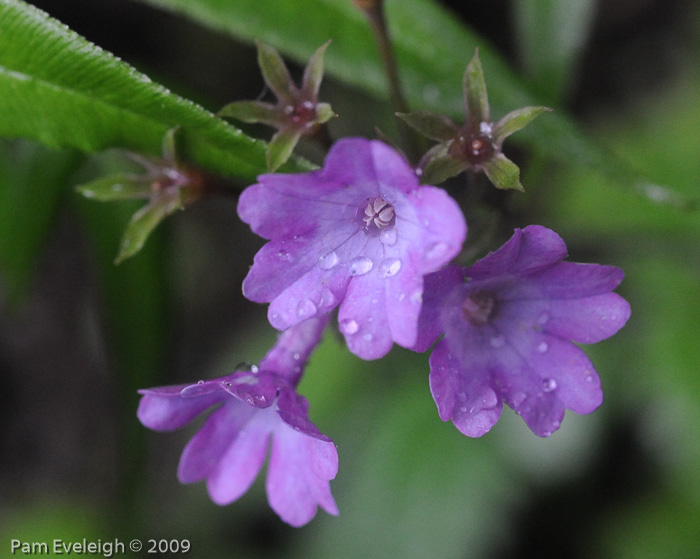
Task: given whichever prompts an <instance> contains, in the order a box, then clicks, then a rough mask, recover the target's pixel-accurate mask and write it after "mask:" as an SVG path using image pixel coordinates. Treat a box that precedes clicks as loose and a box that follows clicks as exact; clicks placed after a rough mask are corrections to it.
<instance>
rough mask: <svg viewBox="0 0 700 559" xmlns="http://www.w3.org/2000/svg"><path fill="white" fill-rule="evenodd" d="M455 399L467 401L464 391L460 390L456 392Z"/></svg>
mask: <svg viewBox="0 0 700 559" xmlns="http://www.w3.org/2000/svg"><path fill="white" fill-rule="evenodd" d="M457 399H458V400H459V401H460V402H466V401H467V394H466V393H465V392H460V393H458V394H457Z"/></svg>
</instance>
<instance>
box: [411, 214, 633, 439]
mask: <svg viewBox="0 0 700 559" xmlns="http://www.w3.org/2000/svg"><path fill="white" fill-rule="evenodd" d="M566 256H567V250H566V245H565V244H564V241H562V239H561V238H560V237H559V236H558V235H557V234H556V233H554V232H553V231H551V230H549V229H546V228H545V227H541V226H535V225H533V226H529V227H526V228H525V229H523V230H520V229H516V231H515V234H514V235H513V237H512V238H511V239H510V240H509V241H508V242H507V243H506V244H505V245H503V246H502V247H501V248H500V249H498V250H497V251H496V252H493V253H491V254H489V255H487V256H486V257H484V258H483V259H482V260H480V261H478V262H477V263H476V264H474V265H473V266H472V267H471V268H466V269H463V268H459V267H456V266H453V267H449V268H446V269H445V270H443V271H441V272H438V273H436V274H434V275H432V276H429V277H428V278H427V279H426V299H425V302H424V308H423V314H422V316H421V332H420V336H419V340H418V343H417V344H416V349H417V350H419V351H423V350H425V349H427V348H428V347H429V346H430V345H431V344H432V343H433V342H434V341H435V340H436V339H437V338H438V337H439V336H440V335H441V334H442V333H444V335H445V336H444V338H443V339H442V340H440V341H439V342H438V344H437V345H436V346H435V348H434V349H433V352H432V355H431V357H430V389H431V392H432V394H433V398H434V399H435V402H436V404H437V406H438V411H439V414H440V417H441V419H442V420H443V421H448V420H451V421H452V423H454V425H455V426H456V427H457V429H459V430H460V431H461V432H462V433H464V434H465V435H469V436H472V437H478V436H481V435H483V434H484V433H486V432H487V431H489V429H491V427H492V426H493V425H494V424H495V423H496V421H498V418H499V416H500V413H501V409H502V406H503V402H505V403H506V404H508V405H509V406H510V407H511V408H513V409H514V410H515V411H516V412H517V413H518V414H520V415H521V416H522V418H523V419H524V420H525V422H526V423H527V425H528V426H529V427H530V429H532V431H533V432H534V433H536V434H537V435H539V436H542V437H546V436H549V435H551V434H552V433H553V432H554V431H555V430H556V429H558V428H559V425H560V423H561V420H562V417H563V414H564V409H565V408H568V409H571V410H573V411H575V412H577V413H582V414H585V413H590V412H592V411H593V410H595V409H596V408H597V407H598V406H599V405H600V404H601V403H602V401H603V393H602V390H601V387H600V379H599V377H598V375H597V374H596V371H595V369H594V368H593V365H592V364H591V362H590V361H589V360H588V358H587V357H586V355H585V354H584V353H583V351H582V350H581V349H579V348H578V347H577V346H576V345H575V344H574V343H572V342H577V343H595V342H598V341H601V340H603V339H605V338H608V337H610V336H612V335H613V334H615V333H616V332H617V331H618V330H619V329H620V328H622V326H624V324H625V323H626V322H627V319H628V318H629V316H630V308H629V305H628V303H627V301H625V300H624V299H623V298H622V297H620V296H619V295H617V294H616V293H613V292H612V290H613V289H615V288H616V287H617V286H618V284H619V283H620V282H621V281H622V278H623V276H624V274H623V272H622V270H620V269H619V268H616V267H613V266H601V265H597V264H579V263H574V262H564V259H565V258H566Z"/></svg>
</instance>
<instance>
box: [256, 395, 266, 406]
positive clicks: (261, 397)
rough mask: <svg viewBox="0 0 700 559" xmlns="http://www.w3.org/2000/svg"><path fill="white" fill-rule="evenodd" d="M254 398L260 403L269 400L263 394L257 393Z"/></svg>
mask: <svg viewBox="0 0 700 559" xmlns="http://www.w3.org/2000/svg"><path fill="white" fill-rule="evenodd" d="M253 398H254V399H255V401H256V402H257V403H258V404H264V403H266V402H267V398H266V397H265V396H264V395H263V394H256V395H255V396H253Z"/></svg>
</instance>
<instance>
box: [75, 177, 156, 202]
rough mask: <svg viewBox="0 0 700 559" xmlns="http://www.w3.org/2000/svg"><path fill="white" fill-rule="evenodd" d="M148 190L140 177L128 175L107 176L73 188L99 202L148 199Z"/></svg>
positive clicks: (148, 186) (147, 185)
mask: <svg viewBox="0 0 700 559" xmlns="http://www.w3.org/2000/svg"><path fill="white" fill-rule="evenodd" d="M149 188H150V184H147V183H146V182H145V181H144V180H143V179H142V178H141V177H138V176H136V175H132V174H129V173H122V174H118V175H107V176H105V177H100V178H99V179H95V180H94V181H90V182H87V183H85V184H81V185H78V186H76V187H75V189H76V190H77V191H78V192H79V193H80V194H82V195H83V196H85V198H90V199H91V200H97V201H99V202H111V201H113V200H133V199H136V198H148V195H149Z"/></svg>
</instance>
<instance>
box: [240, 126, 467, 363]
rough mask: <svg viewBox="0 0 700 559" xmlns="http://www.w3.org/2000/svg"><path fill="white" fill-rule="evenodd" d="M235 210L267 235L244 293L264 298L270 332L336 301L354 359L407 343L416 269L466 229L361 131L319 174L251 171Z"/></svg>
mask: <svg viewBox="0 0 700 559" xmlns="http://www.w3.org/2000/svg"><path fill="white" fill-rule="evenodd" d="M238 213H239V215H240V217H241V219H242V220H243V221H245V222H246V223H248V224H250V226H251V228H252V230H253V231H254V232H255V233H257V234H258V235H260V236H261V237H263V238H265V239H269V240H270V242H268V243H267V244H266V245H265V246H263V247H262V249H261V250H260V251H259V252H258V253H257V254H256V256H255V262H254V264H253V267H252V268H251V270H250V272H249V273H248V276H247V277H246V278H245V280H244V282H243V292H244V293H245V295H246V297H248V298H249V299H251V300H252V301H256V302H259V303H262V302H270V308H269V310H268V318H269V320H270V323H271V324H272V326H274V327H275V328H277V329H280V330H284V329H286V328H289V327H290V326H293V325H294V324H297V323H298V322H300V321H301V320H304V319H306V318H309V317H311V316H316V315H318V314H322V313H328V312H329V311H331V310H332V309H333V308H335V307H336V306H338V305H340V309H339V314H338V320H339V323H340V330H341V332H342V333H343V334H344V335H345V339H346V341H347V344H348V347H349V348H350V351H352V352H353V353H355V354H356V355H358V356H360V357H362V358H363V359H376V358H379V357H382V356H383V355H385V354H386V353H387V352H388V351H389V349H391V345H392V342H396V343H397V344H399V345H402V346H404V347H412V346H413V345H414V344H415V343H416V335H417V324H418V316H419V314H420V307H421V301H422V296H423V276H424V275H426V274H428V273H431V272H435V271H437V270H439V269H440V268H442V267H443V266H444V265H445V264H446V263H448V262H449V261H450V260H451V259H452V258H453V257H454V256H455V255H456V254H457V253H458V252H459V251H460V249H461V247H462V243H463V242H464V239H465V237H466V230H467V227H466V223H465V221H464V217H463V216H462V213H461V211H460V209H459V207H458V206H457V204H456V203H455V201H454V200H452V198H450V197H449V196H448V195H447V194H446V193H445V192H444V191H443V190H441V189H439V188H435V187H433V186H419V185H418V178H417V177H416V174H415V173H414V172H413V170H412V169H411V168H410V167H409V165H408V164H407V163H406V161H405V160H404V159H403V158H402V157H401V156H400V155H399V154H397V153H396V152H395V151H394V150H392V149H391V148H390V147H389V146H387V145H385V144H383V143H382V142H379V141H376V140H374V141H370V140H365V139H362V138H350V139H344V140H341V141H339V142H337V143H336V144H335V145H334V146H333V148H332V149H331V150H330V152H329V154H328V157H327V159H326V162H325V166H324V168H323V169H321V170H319V171H312V172H310V173H302V174H296V175H285V174H270V175H262V176H260V177H259V183H258V184H254V185H252V186H250V187H249V188H247V189H246V190H245V191H244V192H243V194H242V195H241V198H240V202H239V204H238Z"/></svg>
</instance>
